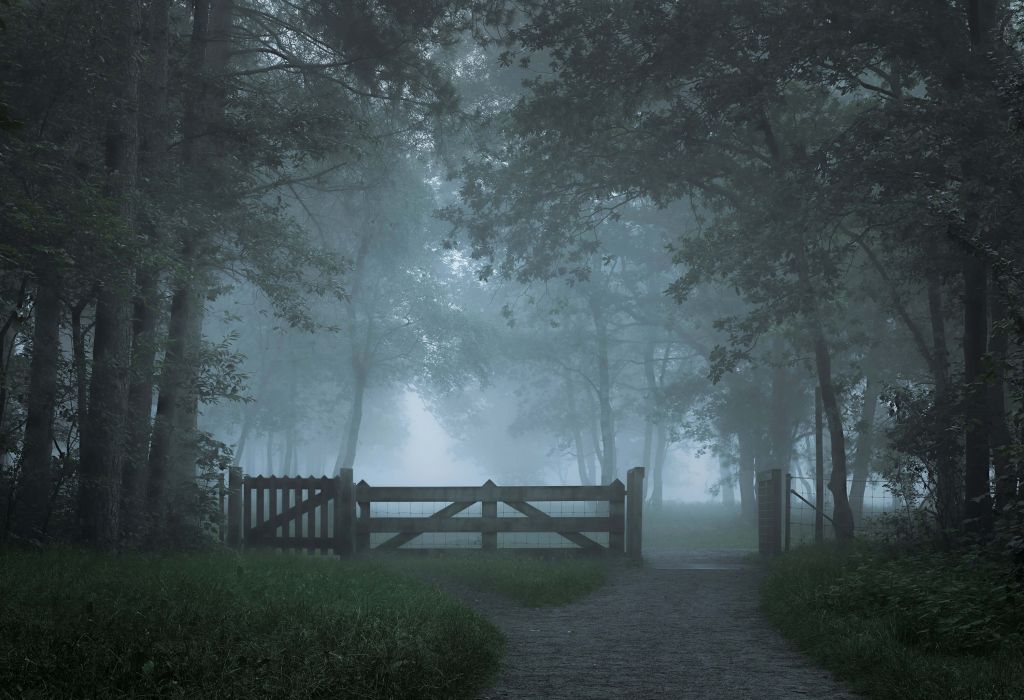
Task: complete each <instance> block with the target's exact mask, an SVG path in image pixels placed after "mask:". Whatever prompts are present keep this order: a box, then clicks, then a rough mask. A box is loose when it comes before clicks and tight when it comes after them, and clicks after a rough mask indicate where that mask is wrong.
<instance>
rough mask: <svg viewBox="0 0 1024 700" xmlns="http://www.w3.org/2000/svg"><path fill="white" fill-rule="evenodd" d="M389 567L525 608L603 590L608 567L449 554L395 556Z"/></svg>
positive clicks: (595, 562) (581, 561)
mask: <svg viewBox="0 0 1024 700" xmlns="http://www.w3.org/2000/svg"><path fill="white" fill-rule="evenodd" d="M387 562H388V565H389V566H392V567H395V568H397V569H398V570H399V571H401V572H403V573H407V574H412V575H417V576H420V577H424V576H425V577H427V578H431V579H433V578H447V579H450V580H453V581H457V582H459V583H462V584H465V585H467V586H470V587H473V588H476V589H478V590H483V591H490V592H493V593H498V594H500V595H502V596H505V597H506V598H509V599H511V600H513V601H515V602H516V603H519V604H520V605H525V606H528V607H543V606H547V605H565V604H566V603H571V602H572V601H574V600H578V599H580V598H582V597H584V596H586V595H589V594H590V593H592V592H593V591H595V590H597V589H598V588H600V587H601V585H602V584H603V583H604V582H605V578H606V577H607V572H608V566H609V563H608V562H606V561H603V560H599V559H588V558H582V557H572V558H567V557H565V556H559V555H558V554H555V555H551V556H548V557H543V556H541V555H536V556H527V555H520V554H505V553H502V552H500V551H498V552H481V551H474V552H472V553H466V554H460V553H458V552H452V553H446V554H445V555H444V556H439V557H438V556H434V557H401V558H399V557H394V558H390V559H388V560H387Z"/></svg>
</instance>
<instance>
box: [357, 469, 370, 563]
mask: <svg viewBox="0 0 1024 700" xmlns="http://www.w3.org/2000/svg"><path fill="white" fill-rule="evenodd" d="M369 490H370V485H369V484H368V483H366V480H365V479H364V480H361V481H360V482H359V484H357V485H356V500H357V502H358V503H359V520H360V522H361V523H365V525H366V527H365V528H363V529H362V530H360V531H357V533H356V551H357V552H365V551H367V550H369V549H370V532H369V529H368V528H369V525H370V501H369V497H368V496H365V497H364V495H363V494H367V493H368V492H369Z"/></svg>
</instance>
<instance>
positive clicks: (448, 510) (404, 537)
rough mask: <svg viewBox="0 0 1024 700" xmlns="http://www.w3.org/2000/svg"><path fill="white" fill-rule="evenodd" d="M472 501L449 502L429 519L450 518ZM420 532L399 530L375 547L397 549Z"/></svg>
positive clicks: (371, 520) (372, 519)
mask: <svg viewBox="0 0 1024 700" xmlns="http://www.w3.org/2000/svg"><path fill="white" fill-rule="evenodd" d="M474 503H476V501H459V502H456V503H452V504H449V505H447V506H445V507H444V508H442V509H441V510H439V511H437V512H436V513H434V514H433V515H432V516H430V519H435V518H436V519H441V518H450V517H452V516H453V515H456V514H457V513H461V512H462V511H464V510H466V508H469V507H470V506H471V505H473V504H474ZM374 520H376V518H370V521H369V522H371V523H372V522H373V521H374ZM421 534H423V533H422V532H401V533H399V534H397V535H395V536H394V537H391V538H389V539H388V540H386V541H384V542H382V543H381V544H380V545H379V546H378V547H377V549H398V548H399V547H401V546H402V545H403V544H406V543H408V542H412V541H413V540H414V539H416V538H417V537H419V536H420V535H421Z"/></svg>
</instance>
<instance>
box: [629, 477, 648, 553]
mask: <svg viewBox="0 0 1024 700" xmlns="http://www.w3.org/2000/svg"><path fill="white" fill-rule="evenodd" d="M643 523H644V468H643V467H634V468H633V469H630V470H629V471H628V472H626V556H628V557H629V558H630V559H634V560H636V561H640V560H641V558H642V551H643V532H644V525H643Z"/></svg>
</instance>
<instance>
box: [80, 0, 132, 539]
mask: <svg viewBox="0 0 1024 700" xmlns="http://www.w3.org/2000/svg"><path fill="white" fill-rule="evenodd" d="M112 16H113V17H114V18H115V19H114V21H115V23H117V25H118V31H117V37H118V42H119V44H120V45H122V46H123V47H124V52H125V53H124V56H123V61H124V66H123V69H124V74H123V76H119V84H118V95H117V101H116V104H115V107H114V110H113V114H112V117H111V122H110V124H109V125H108V128H107V148H106V154H107V156H106V158H107V162H106V166H107V180H108V187H107V189H108V194H109V195H110V196H111V197H112V198H114V199H116V200H118V201H119V204H120V211H119V214H120V219H121V223H122V224H123V226H124V227H125V230H126V231H127V232H128V233H129V234H131V233H132V232H134V230H135V190H136V182H137V176H138V164H139V160H138V158H139V153H138V151H139V123H138V103H139V71H140V63H141V61H140V55H139V54H140V50H141V35H140V32H141V22H142V15H141V6H140V3H139V1H138V0H123V2H122V3H121V6H120V7H118V8H116V9H115V11H114V12H113V13H112ZM112 272H113V274H112V275H111V277H110V278H108V279H104V280H103V281H102V282H101V283H100V287H99V293H98V295H97V298H96V325H95V330H94V333H93V368H92V376H91V378H90V387H89V411H88V414H87V415H88V420H87V426H88V428H87V430H85V431H84V433H83V434H82V449H81V463H80V468H79V503H78V519H79V536H80V538H81V540H82V541H83V542H84V543H86V544H88V545H91V546H95V547H99V548H101V549H112V548H113V547H115V546H116V545H117V542H118V539H119V536H120V522H119V517H120V510H121V478H122V471H123V468H124V460H125V449H126V435H127V430H126V428H127V426H126V421H127V410H128V381H129V379H128V377H129V364H130V362H131V341H130V326H129V322H128V319H129V310H128V292H127V289H126V288H127V286H128V285H127V283H126V282H127V279H128V277H127V275H124V274H118V271H112Z"/></svg>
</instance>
